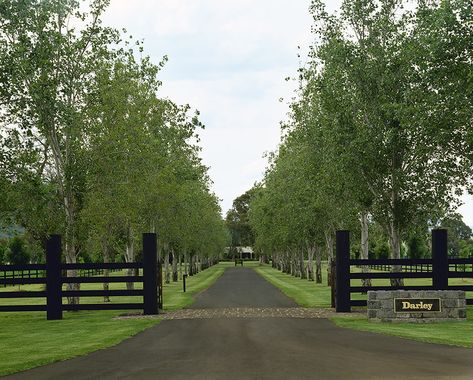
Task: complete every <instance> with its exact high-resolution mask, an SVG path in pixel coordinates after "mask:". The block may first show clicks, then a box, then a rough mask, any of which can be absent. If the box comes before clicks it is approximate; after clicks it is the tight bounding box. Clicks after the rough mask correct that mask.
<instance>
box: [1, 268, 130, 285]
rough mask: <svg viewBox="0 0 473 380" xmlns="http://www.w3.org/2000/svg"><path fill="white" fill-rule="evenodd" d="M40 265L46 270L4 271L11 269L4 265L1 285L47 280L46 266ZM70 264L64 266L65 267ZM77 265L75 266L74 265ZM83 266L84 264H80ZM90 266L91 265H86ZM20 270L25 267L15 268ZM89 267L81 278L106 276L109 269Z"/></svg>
mask: <svg viewBox="0 0 473 380" xmlns="http://www.w3.org/2000/svg"><path fill="white" fill-rule="evenodd" d="M28 265H35V266H37V265H38V264H28ZM39 265H44V269H10V270H3V269H1V268H2V267H9V266H8V265H2V266H1V267H0V285H3V287H7V286H15V285H28V284H27V283H26V282H24V283H23V282H18V281H16V282H15V283H14V284H11V283H9V282H8V281H7V280H8V279H30V278H45V277H46V264H39ZM66 265H68V264H63V267H64V266H66ZM72 265H75V264H72ZM79 265H83V264H79ZM85 265H87V266H89V264H85ZM98 265H100V264H98ZM15 267H18V268H21V267H23V266H15ZM86 268H87V267H81V269H79V268H77V269H79V272H78V275H79V277H90V276H99V275H102V274H104V271H105V270H106V269H109V268H106V267H105V268H103V269H97V268H96V265H95V264H94V265H93V266H90V268H87V269H86ZM67 269H75V268H67ZM65 270H66V269H63V271H62V272H63V277H65V276H66V274H65ZM121 270H122V269H121V268H112V269H109V271H110V272H118V271H121Z"/></svg>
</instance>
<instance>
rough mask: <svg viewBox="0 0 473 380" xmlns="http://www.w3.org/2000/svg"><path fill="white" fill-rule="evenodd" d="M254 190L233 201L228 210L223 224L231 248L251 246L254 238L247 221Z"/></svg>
mask: <svg viewBox="0 0 473 380" xmlns="http://www.w3.org/2000/svg"><path fill="white" fill-rule="evenodd" d="M253 192H254V190H253V189H250V190H248V191H247V192H245V193H244V194H242V195H240V196H239V197H237V198H235V200H234V201H233V205H232V208H231V209H230V210H228V212H227V216H226V219H225V223H226V225H227V228H228V230H229V231H230V235H231V237H232V243H231V246H232V247H239V246H245V247H246V246H253V245H254V243H255V237H254V233H253V230H252V229H251V225H250V223H249V220H248V211H249V208H250V202H251V197H252V194H253Z"/></svg>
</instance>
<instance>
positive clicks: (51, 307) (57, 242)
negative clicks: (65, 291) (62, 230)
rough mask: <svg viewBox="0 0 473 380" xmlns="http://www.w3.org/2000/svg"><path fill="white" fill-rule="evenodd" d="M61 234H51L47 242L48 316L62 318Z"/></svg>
mask: <svg viewBox="0 0 473 380" xmlns="http://www.w3.org/2000/svg"><path fill="white" fill-rule="evenodd" d="M61 288H62V281H61V235H51V236H50V237H49V239H48V241H47V243H46V317H47V319H48V320H57V319H62V294H61Z"/></svg>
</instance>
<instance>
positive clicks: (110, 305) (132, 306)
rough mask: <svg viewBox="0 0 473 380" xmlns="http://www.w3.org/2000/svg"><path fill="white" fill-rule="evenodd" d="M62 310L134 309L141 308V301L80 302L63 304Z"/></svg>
mask: <svg viewBox="0 0 473 380" xmlns="http://www.w3.org/2000/svg"><path fill="white" fill-rule="evenodd" d="M62 308H63V310H67V311H79V310H136V309H143V303H89V304H87V303H81V304H75V305H63V306H62Z"/></svg>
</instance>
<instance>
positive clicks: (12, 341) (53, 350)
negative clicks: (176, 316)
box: [0, 263, 233, 376]
mask: <svg viewBox="0 0 473 380" xmlns="http://www.w3.org/2000/svg"><path fill="white" fill-rule="evenodd" d="M230 265H233V264H232V263H221V264H218V265H215V266H213V267H211V268H209V269H206V270H205V271H202V272H200V273H199V274H197V275H194V276H192V277H188V278H187V289H186V293H183V292H182V282H181V281H179V282H177V283H171V284H165V285H164V288H163V299H164V308H165V309H168V310H171V309H178V308H183V307H185V306H188V305H190V304H191V303H192V302H193V296H194V295H195V294H197V293H198V292H200V291H202V290H204V289H206V288H208V287H209V286H210V285H211V284H212V283H213V282H214V281H215V280H216V279H217V278H218V277H219V276H221V275H222V273H223V272H224V271H225V268H226V267H228V266H230ZM111 275H120V272H114V273H113V274H111ZM99 286H100V284H83V286H82V289H94V288H95V289H98V287H99ZM124 287H125V284H110V288H111V289H123V288H124ZM137 288H138V287H137ZM39 289H41V285H24V286H21V290H31V291H33V290H39ZM13 290H18V286H14V287H7V288H0V291H1V292H3V291H13ZM81 301H82V302H83V303H85V299H84V300H81ZM140 301H141V297H115V299H114V298H112V302H117V303H122V302H140ZM44 302H45V301H44V299H42V298H26V299H0V304H2V305H7V304H15V303H16V304H23V303H30V304H41V303H44ZM87 302H88V303H96V302H102V298H100V297H90V298H89V299H87ZM123 313H124V311H80V312H64V319H63V320H60V321H47V320H46V313H45V312H24V313H0V342H1V354H0V376H1V375H6V374H9V373H14V372H18V371H22V370H26V369H28V368H33V367H37V366H39V365H44V364H47V363H52V362H55V361H59V360H65V359H69V358H72V357H74V356H78V355H83V354H86V353H88V352H92V351H95V350H98V349H101V348H106V347H110V346H113V345H115V344H118V343H119V342H121V341H122V340H124V339H126V338H128V337H130V336H133V335H135V334H137V333H138V332H140V331H142V330H144V329H146V328H148V327H151V326H153V325H155V324H157V323H159V321H160V320H159V319H120V320H116V319H113V318H114V317H115V316H117V315H120V314H123Z"/></svg>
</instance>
